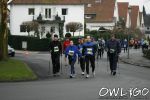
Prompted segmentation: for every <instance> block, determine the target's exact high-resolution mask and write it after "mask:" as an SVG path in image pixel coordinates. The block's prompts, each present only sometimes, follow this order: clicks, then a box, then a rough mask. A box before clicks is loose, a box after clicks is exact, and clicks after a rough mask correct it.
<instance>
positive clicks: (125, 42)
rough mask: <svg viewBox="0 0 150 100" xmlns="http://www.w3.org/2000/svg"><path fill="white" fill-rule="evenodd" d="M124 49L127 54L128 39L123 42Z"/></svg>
mask: <svg viewBox="0 0 150 100" xmlns="http://www.w3.org/2000/svg"><path fill="white" fill-rule="evenodd" d="M123 49H124V53H125V52H127V50H128V41H127V39H124V41H123Z"/></svg>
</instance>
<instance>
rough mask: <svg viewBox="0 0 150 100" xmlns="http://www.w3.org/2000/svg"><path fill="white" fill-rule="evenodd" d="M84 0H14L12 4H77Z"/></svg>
mask: <svg viewBox="0 0 150 100" xmlns="http://www.w3.org/2000/svg"><path fill="white" fill-rule="evenodd" d="M81 1H82V0H12V2H10V4H56V5H62V4H64V5H70V4H71V5H77V4H82V3H81Z"/></svg>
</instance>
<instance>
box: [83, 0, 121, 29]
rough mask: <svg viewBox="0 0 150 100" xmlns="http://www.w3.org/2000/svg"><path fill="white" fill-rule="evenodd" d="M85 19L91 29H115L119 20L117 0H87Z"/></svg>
mask: <svg viewBox="0 0 150 100" xmlns="http://www.w3.org/2000/svg"><path fill="white" fill-rule="evenodd" d="M85 1H86V0H85ZM85 21H86V26H87V29H89V30H99V29H100V28H101V27H103V28H105V29H109V30H113V28H114V27H115V25H116V23H117V21H119V16H118V5H117V2H116V0H89V1H88V0H87V5H85Z"/></svg>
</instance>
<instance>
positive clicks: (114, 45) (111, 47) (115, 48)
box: [107, 39, 121, 55]
mask: <svg viewBox="0 0 150 100" xmlns="http://www.w3.org/2000/svg"><path fill="white" fill-rule="evenodd" d="M107 50H108V54H116V55H117V54H119V53H120V52H121V45H120V42H119V41H118V40H116V39H115V40H109V41H108V42H107Z"/></svg>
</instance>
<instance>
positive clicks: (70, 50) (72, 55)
mask: <svg viewBox="0 0 150 100" xmlns="http://www.w3.org/2000/svg"><path fill="white" fill-rule="evenodd" d="M77 55H78V56H79V57H80V52H79V50H78V48H77V46H75V45H74V44H73V41H70V45H69V46H68V47H67V48H66V50H65V62H66V58H67V57H68V61H69V65H70V66H71V70H70V71H71V72H70V78H74V77H75V68H74V65H75V62H76V60H77Z"/></svg>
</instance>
